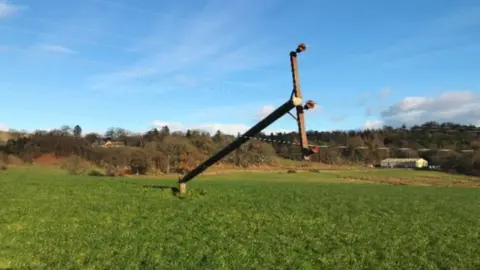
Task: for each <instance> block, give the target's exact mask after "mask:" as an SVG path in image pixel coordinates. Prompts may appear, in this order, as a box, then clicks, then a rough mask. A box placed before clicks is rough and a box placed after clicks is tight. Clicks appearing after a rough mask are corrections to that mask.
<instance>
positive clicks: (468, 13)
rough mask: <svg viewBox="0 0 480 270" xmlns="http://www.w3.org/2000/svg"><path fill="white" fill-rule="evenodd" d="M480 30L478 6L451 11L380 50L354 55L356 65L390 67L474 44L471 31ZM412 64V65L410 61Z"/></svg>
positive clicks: (479, 7)
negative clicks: (359, 62)
mask: <svg viewBox="0 0 480 270" xmlns="http://www.w3.org/2000/svg"><path fill="white" fill-rule="evenodd" d="M479 26H480V6H476V7H471V8H466V9H462V10H455V11H452V12H451V13H450V14H447V15H445V16H443V17H438V18H435V19H432V20H429V21H426V22H424V23H423V24H419V25H418V26H417V27H416V28H415V32H412V34H411V35H410V36H407V37H405V38H402V39H399V40H397V41H395V42H393V43H391V44H390V45H388V46H385V47H384V48H382V49H380V50H375V51H373V52H370V53H365V54H361V55H357V57H356V58H358V60H360V61H367V62H369V61H374V62H377V63H380V65H382V66H383V65H384V66H388V67H393V66H395V65H398V64H399V63H404V62H405V60H408V59H409V60H421V59H419V57H425V56H428V55H433V54H437V53H438V52H446V51H449V50H452V49H459V48H464V47H471V46H473V45H475V44H478V43H477V41H476V40H475V37H474V35H472V33H473V32H472V31H477V30H476V29H478V27H479ZM410 62H411V63H413V62H414V61H410Z"/></svg>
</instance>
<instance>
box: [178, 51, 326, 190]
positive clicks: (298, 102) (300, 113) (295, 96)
mask: <svg viewBox="0 0 480 270" xmlns="http://www.w3.org/2000/svg"><path fill="white" fill-rule="evenodd" d="M305 49H306V46H305V44H303V43H302V44H300V45H299V46H298V48H297V49H296V51H293V52H291V53H290V61H291V67H292V77H293V92H292V95H291V96H290V98H289V100H287V101H286V102H285V103H284V104H283V105H281V106H280V107H278V108H277V109H276V110H275V111H273V112H272V113H271V114H269V115H268V116H267V117H265V118H264V119H263V120H261V121H260V122H258V123H257V124H256V125H254V126H253V127H252V128H250V129H249V130H248V131H247V132H245V133H244V134H243V135H242V136H240V137H238V138H237V139H236V140H234V141H233V142H232V143H230V144H229V145H227V146H226V147H225V148H223V149H222V150H220V151H219V152H218V153H216V154H215V155H213V156H211V157H210V158H209V159H207V160H206V161H204V162H203V163H202V164H200V165H199V166H198V167H196V168H195V169H193V170H192V171H190V172H189V173H187V174H186V175H185V176H184V177H183V178H181V179H179V180H178V185H179V187H178V190H179V193H180V194H184V193H186V191H187V182H188V181H190V180H192V179H193V178H194V177H195V176H197V175H199V174H201V173H202V172H203V171H205V170H206V169H207V168H208V167H210V166H212V165H213V164H215V163H216V162H217V161H219V160H221V159H222V158H224V157H225V156H227V155H228V154H230V153H231V152H233V151H234V150H235V149H237V148H238V147H240V146H241V145H242V144H243V143H245V142H247V141H248V140H249V139H250V138H251V137H253V136H255V135H256V134H258V133H259V132H261V131H262V130H264V129H265V128H266V127H268V126H269V125H271V124H272V123H273V122H275V121H277V120H278V119H279V118H280V117H282V116H284V115H285V114H287V113H289V112H290V110H292V109H293V108H297V117H296V118H295V117H294V118H295V119H296V120H297V123H298V128H299V132H300V139H301V140H300V141H301V147H302V157H303V158H304V159H306V160H307V159H308V156H309V155H311V154H312V153H315V152H316V151H318V149H317V148H313V149H309V147H308V141H307V134H306V130H305V120H304V110H308V109H311V108H313V107H314V104H315V103H314V102H313V101H311V100H309V101H307V102H306V104H305V105H304V106H302V94H301V91H300V85H299V82H298V78H299V76H298V69H297V54H298V53H301V52H303V51H305Z"/></svg>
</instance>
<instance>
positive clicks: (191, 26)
mask: <svg viewBox="0 0 480 270" xmlns="http://www.w3.org/2000/svg"><path fill="white" fill-rule="evenodd" d="M251 2H252V1H250V0H248V1H241V2H237V3H235V4H232V3H231V2H229V3H226V2H222V1H209V2H208V3H207V5H206V6H205V7H204V8H203V9H202V10H200V11H198V12H195V13H193V14H190V15H189V16H186V15H185V14H183V13H182V12H179V10H176V9H175V8H172V10H171V11H170V12H169V13H168V14H164V16H162V17H161V19H160V20H161V22H159V23H158V24H154V25H156V26H155V27H154V28H153V29H152V30H151V33H150V34H149V35H147V36H145V37H143V38H141V39H140V40H137V41H135V43H134V44H133V47H132V49H133V50H135V51H137V52H139V55H140V57H138V58H136V59H134V60H133V61H132V62H131V63H130V65H129V66H127V67H124V68H121V69H118V70H116V71H112V72H107V73H103V74H97V75H95V76H92V77H90V78H89V79H88V84H89V85H90V87H91V88H93V89H97V90H99V89H111V88H115V86H118V85H125V84H129V83H135V81H139V80H144V81H145V80H150V79H155V80H159V78H162V80H163V82H164V83H169V84H174V83H176V84H180V85H187V86H192V85H195V84H197V83H199V82H198V80H196V79H194V78H193V77H189V78H187V76H186V75H185V74H187V73H190V74H195V77H209V78H211V79H213V80H219V79H220V78H223V79H226V77H225V75H226V74H231V73H232V72H238V71H245V70H254V69H261V68H264V67H266V66H268V65H270V64H272V63H274V62H275V61H278V60H277V59H276V58H275V57H272V54H271V53H272V51H271V50H267V51H265V50H262V48H265V47H266V46H267V44H268V41H269V37H268V36H265V35H263V34H262V33H256V31H252V29H255V28H254V27H253V26H254V25H255V23H256V22H257V21H258V20H260V19H261V16H260V15H261V14H262V12H264V11H265V7H266V5H268V4H267V3H268V1H267V2H265V3H263V2H262V4H255V5H252V3H251ZM247 17H248V20H245V18H247ZM173 25H174V26H175V27H171V26H173ZM167 26H169V27H167ZM233 29H234V31H233ZM165 37H168V40H167V39H165ZM252 40H253V41H252ZM202 83H205V82H202Z"/></svg>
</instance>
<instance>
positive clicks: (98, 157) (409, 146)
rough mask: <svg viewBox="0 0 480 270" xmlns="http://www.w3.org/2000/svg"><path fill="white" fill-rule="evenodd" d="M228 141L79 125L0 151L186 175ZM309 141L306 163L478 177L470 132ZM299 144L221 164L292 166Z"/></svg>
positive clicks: (477, 134)
mask: <svg viewBox="0 0 480 270" xmlns="http://www.w3.org/2000/svg"><path fill="white" fill-rule="evenodd" d="M11 136H12V135H11ZM234 139H235V136H230V135H225V134H222V133H221V132H217V133H216V134H214V135H213V136H211V135H210V134H208V133H205V132H201V131H194V130H188V131H187V132H185V133H182V132H170V130H169V128H168V127H167V126H165V127H163V128H161V129H160V130H158V129H152V130H151V131H148V132H146V133H144V134H135V133H131V132H129V131H127V130H125V129H122V128H111V129H109V130H108V131H107V132H106V133H105V134H103V135H101V134H94V133H90V134H85V135H83V134H82V130H81V127H80V126H75V127H74V128H73V129H70V128H68V127H63V128H62V129H61V130H52V131H48V132H47V131H37V132H35V133H34V134H31V135H30V136H29V137H28V138H27V137H20V138H10V139H9V140H8V141H7V143H6V145H4V146H3V147H2V148H1V151H3V152H4V153H5V154H7V155H16V156H18V157H21V158H22V159H23V160H24V161H26V162H33V161H35V160H36V159H38V158H39V157H40V156H42V155H45V154H50V155H54V156H56V157H66V156H70V155H78V156H81V157H83V158H84V159H86V160H88V161H90V162H93V163H95V164H97V165H99V166H105V165H106V164H109V165H114V166H127V167H132V169H134V170H135V171H138V172H140V173H146V172H161V173H173V172H175V173H185V172H186V171H188V170H191V169H193V168H194V167H195V166H197V165H198V164H199V163H200V162H202V161H203V160H205V159H206V158H207V157H209V156H210V155H212V154H213V153H215V152H217V151H218V150H220V149H221V148H222V147H224V146H226V145H227V144H228V143H230V142H231V141H233V140H234ZM308 139H309V142H310V143H311V144H315V145H319V146H320V151H319V152H318V153H316V154H314V155H312V156H311V162H319V163H323V164H334V165H342V164H364V165H368V164H376V163H378V162H380V160H382V159H385V158H388V157H396V158H404V157H415V158H416V157H421V158H425V159H427V160H428V161H429V163H430V164H435V165H439V166H441V167H442V169H443V170H445V171H449V172H456V173H465V174H479V173H480V151H479V150H480V129H479V128H478V127H475V126H467V125H459V124H454V123H442V124H439V123H435V122H429V123H425V124H424V125H421V126H414V127H411V128H406V127H400V128H393V127H388V126H387V127H384V128H383V129H379V130H363V131H360V130H351V131H331V132H325V131H321V132H320V131H310V132H308ZM105 140H110V141H114V142H116V143H115V144H114V145H115V146H117V147H113V148H103V147H97V146H98V145H100V146H101V145H102V144H101V143H100V144H99V142H102V141H105ZM297 142H298V135H297V134H296V133H294V132H292V133H277V134H270V135H267V134H258V136H256V137H255V138H252V139H251V140H250V141H249V142H248V143H246V144H244V145H243V146H242V147H240V148H239V149H237V150H236V151H235V152H234V153H232V154H230V155H229V156H227V157H226V158H224V159H223V160H222V161H221V162H220V163H223V164H230V165H233V166H237V167H243V168H248V167H252V166H257V167H259V166H265V165H269V166H275V164H276V162H278V160H279V159H289V160H298V159H299V156H300V155H299V154H300V148H299V147H298V145H297ZM94 145H97V146H94ZM118 146H123V147H118Z"/></svg>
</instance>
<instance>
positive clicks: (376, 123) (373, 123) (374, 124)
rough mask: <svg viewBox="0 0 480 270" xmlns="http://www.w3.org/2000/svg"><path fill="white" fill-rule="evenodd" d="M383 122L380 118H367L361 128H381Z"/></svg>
mask: <svg viewBox="0 0 480 270" xmlns="http://www.w3.org/2000/svg"><path fill="white" fill-rule="evenodd" d="M382 127H383V122H382V121H381V120H367V121H365V123H363V126H362V129H381V128H382Z"/></svg>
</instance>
